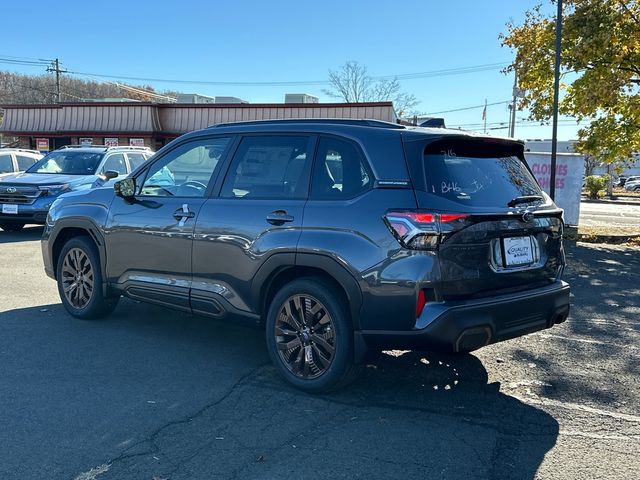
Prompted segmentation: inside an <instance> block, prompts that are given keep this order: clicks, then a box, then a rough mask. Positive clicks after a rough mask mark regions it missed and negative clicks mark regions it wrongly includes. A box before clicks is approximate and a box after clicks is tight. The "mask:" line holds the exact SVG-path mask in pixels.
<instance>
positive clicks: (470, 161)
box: [424, 149, 542, 207]
mask: <svg viewBox="0 0 640 480" xmlns="http://www.w3.org/2000/svg"><path fill="white" fill-rule="evenodd" d="M460 153H461V154H458V153H457V152H456V151H455V150H454V149H447V150H445V151H440V152H437V153H435V152H434V153H428V152H425V154H424V171H425V181H426V190H427V192H428V193H430V194H433V195H436V196H438V197H441V198H443V199H446V200H448V201H451V202H454V203H458V204H463V205H470V206H473V207H497V206H501V207H504V206H507V204H508V203H509V201H511V200H513V199H514V198H517V197H522V196H529V195H542V192H541V191H540V187H538V184H537V183H536V180H535V178H534V177H533V175H532V174H531V173H530V172H529V170H528V169H527V167H526V166H525V165H524V162H523V161H522V160H520V158H518V157H517V156H512V155H506V156H473V155H472V154H470V153H469V152H460Z"/></svg>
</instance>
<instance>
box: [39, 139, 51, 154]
mask: <svg viewBox="0 0 640 480" xmlns="http://www.w3.org/2000/svg"><path fill="white" fill-rule="evenodd" d="M36 150H40V151H41V152H48V151H49V139H48V138H36Z"/></svg>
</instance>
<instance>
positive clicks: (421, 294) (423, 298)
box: [416, 290, 427, 318]
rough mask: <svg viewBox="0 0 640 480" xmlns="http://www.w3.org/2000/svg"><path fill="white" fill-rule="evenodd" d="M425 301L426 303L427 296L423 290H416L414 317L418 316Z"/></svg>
mask: <svg viewBox="0 0 640 480" xmlns="http://www.w3.org/2000/svg"><path fill="white" fill-rule="evenodd" d="M426 303H427V297H426V295H425V294H424V290H420V291H419V292H418V301H417V302H416V318H418V317H419V316H420V314H421V313H422V310H423V309H424V306H425V305H426Z"/></svg>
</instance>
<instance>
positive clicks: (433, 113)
mask: <svg viewBox="0 0 640 480" xmlns="http://www.w3.org/2000/svg"><path fill="white" fill-rule="evenodd" d="M505 103H511V100H504V101H501V102H493V103H487V104H486V105H485V104H484V103H483V104H482V105H473V106H472V107H461V108H454V109H453V110H442V111H440V112H429V113H421V114H419V115H418V116H419V117H422V116H424V117H426V116H429V115H438V114H441V113H452V112H462V111H464V110H474V109H477V108H484V107H485V106H487V107H490V106H491V105H502V104H505Z"/></svg>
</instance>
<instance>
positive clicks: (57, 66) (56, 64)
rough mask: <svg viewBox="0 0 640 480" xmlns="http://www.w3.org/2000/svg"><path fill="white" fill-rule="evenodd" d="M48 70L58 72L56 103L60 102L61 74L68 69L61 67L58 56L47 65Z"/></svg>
mask: <svg viewBox="0 0 640 480" xmlns="http://www.w3.org/2000/svg"><path fill="white" fill-rule="evenodd" d="M47 72H55V73H56V103H60V74H61V73H65V72H66V70H61V69H60V62H59V60H58V59H57V58H56V59H55V60H54V61H53V62H52V64H51V65H50V66H49V67H47Z"/></svg>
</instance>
